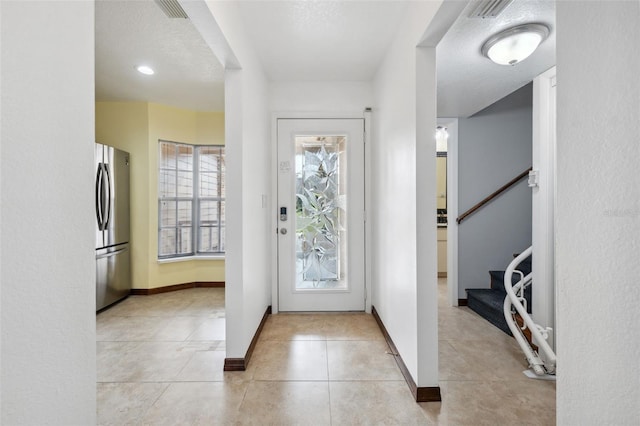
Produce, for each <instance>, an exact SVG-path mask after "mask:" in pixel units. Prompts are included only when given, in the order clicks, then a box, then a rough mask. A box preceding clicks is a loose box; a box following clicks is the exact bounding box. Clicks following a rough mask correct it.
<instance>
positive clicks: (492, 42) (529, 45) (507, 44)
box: [482, 24, 549, 65]
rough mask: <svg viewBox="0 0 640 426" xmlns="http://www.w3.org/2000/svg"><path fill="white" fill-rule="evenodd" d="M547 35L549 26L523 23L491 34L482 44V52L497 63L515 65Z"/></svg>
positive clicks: (529, 53)
mask: <svg viewBox="0 0 640 426" xmlns="http://www.w3.org/2000/svg"><path fill="white" fill-rule="evenodd" d="M547 36H549V27H547V26H546V25H542V24H523V25H518V26H515V27H511V28H508V29H506V30H504V31H502V32H499V33H498V34H495V35H494V36H492V37H491V38H490V39H489V40H487V41H486V42H485V43H484V45H483V46H482V54H483V55H484V56H486V57H487V58H489V59H491V60H492V61H493V62H495V63H496V64H499V65H515V64H517V63H518V62H520V61H522V60H523V59H526V58H528V57H529V55H531V54H532V53H533V52H534V51H535V50H536V49H537V48H538V46H539V45H540V43H542V42H543V41H544V40H545V39H546V38H547Z"/></svg>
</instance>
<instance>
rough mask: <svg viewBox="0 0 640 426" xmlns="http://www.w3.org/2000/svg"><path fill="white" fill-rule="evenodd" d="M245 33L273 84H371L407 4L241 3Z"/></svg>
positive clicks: (393, 2) (380, 2)
mask: <svg viewBox="0 0 640 426" xmlns="http://www.w3.org/2000/svg"><path fill="white" fill-rule="evenodd" d="M239 5H240V11H241V15H242V19H243V22H244V24H245V30H246V31H247V33H248V35H249V38H250V40H251V42H252V43H253V45H254V46H255V47H256V51H257V52H258V55H259V57H260V60H261V62H262V64H263V66H264V68H265V71H266V73H267V75H268V76H269V78H270V79H272V80H274V81H282V80H294V81H314V80H316V81H338V80H342V81H369V80H371V79H372V78H373V76H374V74H375V71H376V69H377V67H378V65H379V64H380V61H381V60H382V57H383V55H384V53H385V51H386V49H387V47H388V46H389V44H390V43H391V40H392V39H393V37H394V35H395V33H396V31H397V29H398V25H399V24H400V20H401V19H402V17H403V15H404V13H405V11H406V7H407V2H406V1H242V2H240V3H239Z"/></svg>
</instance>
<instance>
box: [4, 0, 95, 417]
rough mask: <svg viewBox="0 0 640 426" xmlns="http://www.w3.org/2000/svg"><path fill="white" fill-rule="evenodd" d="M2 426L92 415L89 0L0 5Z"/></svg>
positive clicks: (91, 24)
mask: <svg viewBox="0 0 640 426" xmlns="http://www.w3.org/2000/svg"><path fill="white" fill-rule="evenodd" d="M1 7H2V16H1V23H0V27H1V32H2V36H1V37H2V47H1V52H2V53H1V55H2V70H1V85H2V136H1V137H2V158H1V163H0V170H1V179H0V182H1V190H0V191H1V193H2V204H1V207H0V217H1V219H2V221H1V223H0V232H1V234H2V240H1V251H0V256H1V257H0V265H1V266H0V282H1V288H2V301H1V313H2V319H1V323H2V336H1V340H2V354H1V361H2V364H1V367H0V369H1V373H0V374H1V377H0V382H1V383H2V390H1V401H2V406H1V415H0V423H1V424H6V425H21V424H32V425H35V424H60V425H71V424H77V425H80V424H82V425H89V424H95V422H96V352H95V351H96V348H95V336H96V332H95V307H96V300H95V247H94V242H95V239H94V234H93V226H94V212H93V195H94V194H93V172H94V171H93V164H94V163H93V155H94V154H93V151H94V147H93V145H94V85H93V81H94V58H93V52H94V5H93V2H86V1H82V2H73V1H69V2H59V1H57V2H20V1H15V2H7V1H3V2H2V6H1Z"/></svg>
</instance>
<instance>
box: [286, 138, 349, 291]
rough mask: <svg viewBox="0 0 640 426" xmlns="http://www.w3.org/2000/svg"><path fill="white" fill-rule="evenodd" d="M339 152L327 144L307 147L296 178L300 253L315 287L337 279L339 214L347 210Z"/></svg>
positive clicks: (308, 279) (304, 273) (305, 272)
mask: <svg viewBox="0 0 640 426" xmlns="http://www.w3.org/2000/svg"><path fill="white" fill-rule="evenodd" d="M336 148H337V147H336ZM338 154H339V153H338V152H337V151H336V152H327V150H326V148H325V146H324V144H323V145H322V146H320V147H319V148H318V147H309V148H306V149H305V151H304V153H303V159H302V167H301V170H300V174H299V175H298V179H297V182H296V216H297V218H296V219H297V220H296V236H297V253H298V257H299V258H301V259H302V261H303V271H302V272H303V280H304V281H311V282H313V285H314V287H318V286H320V285H321V283H322V282H323V281H336V280H337V279H338V253H339V250H338V248H339V245H340V244H339V238H340V230H341V229H340V215H341V214H344V200H343V198H344V197H343V196H340V195H339V193H338V166H339V161H338V158H339V157H338Z"/></svg>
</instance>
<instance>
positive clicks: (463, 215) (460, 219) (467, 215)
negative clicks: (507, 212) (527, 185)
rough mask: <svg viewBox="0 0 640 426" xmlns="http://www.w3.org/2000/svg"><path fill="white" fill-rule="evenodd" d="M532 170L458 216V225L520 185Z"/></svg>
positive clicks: (521, 174)
mask: <svg viewBox="0 0 640 426" xmlns="http://www.w3.org/2000/svg"><path fill="white" fill-rule="evenodd" d="M531 170H533V167H529V168H528V169H527V170H525V171H524V172H522V173H520V174H519V175H518V176H516V177H514V178H513V179H511V180H510V181H509V182H507V183H506V184H504V185H502V186H501V187H500V188H499V189H498V190H497V191H495V192H494V193H493V194H491V195H489V196H488V197H486V198H485V199H484V200H482V201H480V202H479V203H478V204H476V205H475V206H473V207H471V208H470V209H469V210H467V211H466V212H464V213H462V214H461V215H460V216H458V218H457V219H456V222H457V223H458V225H459V224H460V223H461V222H462V221H463V220H465V219H466V218H467V217H469V216H471V215H472V214H474V213H475V212H476V211H478V210H479V209H480V208H481V207H483V206H484V205H486V204H488V203H490V202H491V201H493V200H494V198H496V197H497V196H498V195H500V194H502V193H503V192H504V191H506V190H507V189H509V188H511V187H512V186H513V185H515V184H516V183H518V182H519V181H520V180H521V179H522V178H524V177H525V176H527V175H529V172H530V171H531Z"/></svg>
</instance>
